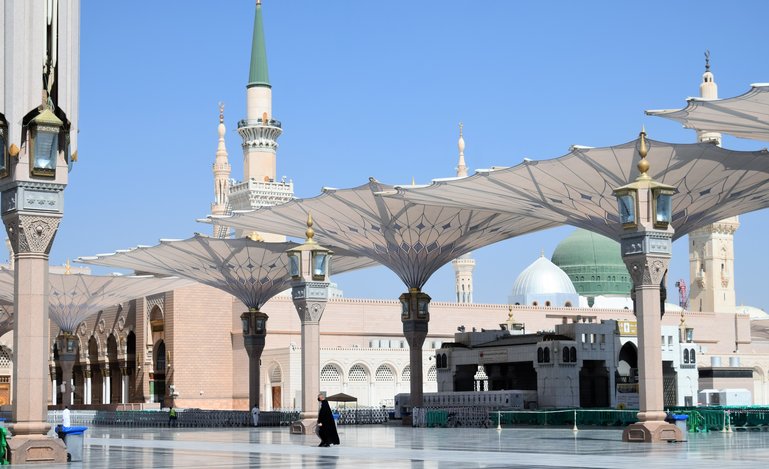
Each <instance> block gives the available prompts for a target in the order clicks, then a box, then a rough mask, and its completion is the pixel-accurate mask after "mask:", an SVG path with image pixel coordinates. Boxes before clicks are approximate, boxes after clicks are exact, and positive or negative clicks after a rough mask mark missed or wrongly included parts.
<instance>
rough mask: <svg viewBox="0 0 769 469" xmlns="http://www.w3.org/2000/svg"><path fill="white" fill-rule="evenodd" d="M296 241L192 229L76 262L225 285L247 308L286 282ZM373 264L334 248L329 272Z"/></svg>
mask: <svg viewBox="0 0 769 469" xmlns="http://www.w3.org/2000/svg"><path fill="white" fill-rule="evenodd" d="M306 219H307V218H306V217H305V220H306ZM303 223H304V221H303ZM306 228H307V226H306V225H305V229H306ZM295 246H297V244H296V243H292V242H285V243H266V242H261V241H253V240H251V239H249V238H239V239H220V238H209V237H207V236H203V235H200V234H196V235H195V236H194V237H192V238H189V239H185V240H173V241H160V244H158V245H157V246H151V247H137V248H134V249H130V250H125V251H118V252H115V253H112V254H100V255H97V256H93V257H81V258H79V259H78V262H84V263H87V264H99V265H107V266H112V267H122V268H127V269H134V270H135V271H138V272H154V273H158V274H167V275H178V276H179V277H184V278H187V279H190V280H194V281H196V282H200V283H203V284H205V285H209V286H212V287H214V288H218V289H220V290H222V291H225V292H227V293H229V294H231V295H233V296H234V297H236V298H237V299H239V300H240V301H242V302H243V304H245V305H246V306H247V307H249V308H261V307H262V306H263V305H264V304H265V303H266V302H267V301H268V300H269V299H270V298H272V297H273V296H275V295H277V294H278V293H280V292H281V291H283V290H285V289H287V288H289V287H290V286H291V285H290V278H289V274H288V265H287V263H288V256H287V255H286V250H288V249H290V248H292V247H295ZM373 264H374V263H373V262H371V261H370V260H369V259H365V258H360V257H357V256H355V255H351V254H349V253H347V252H346V251H344V250H340V249H334V253H333V258H332V261H331V273H332V274H336V273H341V272H346V271H348V270H353V269H358V268H362V267H368V266H370V265H373Z"/></svg>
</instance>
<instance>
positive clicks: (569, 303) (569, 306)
mask: <svg viewBox="0 0 769 469" xmlns="http://www.w3.org/2000/svg"><path fill="white" fill-rule="evenodd" d="M563 306H565V307H566V308H571V301H567V302H566V303H564V304H563Z"/></svg>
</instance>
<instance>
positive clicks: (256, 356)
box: [240, 308, 269, 408]
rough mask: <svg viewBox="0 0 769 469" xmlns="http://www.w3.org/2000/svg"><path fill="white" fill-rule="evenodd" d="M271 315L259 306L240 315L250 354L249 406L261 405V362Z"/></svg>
mask: <svg viewBox="0 0 769 469" xmlns="http://www.w3.org/2000/svg"><path fill="white" fill-rule="evenodd" d="M268 318H269V316H267V315H266V314H264V313H262V312H260V311H259V310H258V309H257V308H251V309H249V310H248V311H246V312H245V313H243V314H241V315H240V320H241V321H242V322H243V345H244V346H245V347H246V353H247V354H248V402H249V404H248V405H249V408H251V407H253V406H254V405H256V406H259V378H260V375H259V374H260V372H261V370H260V367H259V362H260V361H261V360H262V351H264V343H265V339H266V336H267V319H268Z"/></svg>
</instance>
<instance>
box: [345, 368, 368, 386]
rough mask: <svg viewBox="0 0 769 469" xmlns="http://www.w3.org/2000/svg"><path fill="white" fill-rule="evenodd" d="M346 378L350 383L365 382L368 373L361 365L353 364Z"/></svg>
mask: <svg viewBox="0 0 769 469" xmlns="http://www.w3.org/2000/svg"><path fill="white" fill-rule="evenodd" d="M347 380H348V381H349V382H351V383H365V382H367V381H368V373H366V369H365V368H363V365H358V364H355V365H353V366H352V368H350V372H349V373H348V374H347Z"/></svg>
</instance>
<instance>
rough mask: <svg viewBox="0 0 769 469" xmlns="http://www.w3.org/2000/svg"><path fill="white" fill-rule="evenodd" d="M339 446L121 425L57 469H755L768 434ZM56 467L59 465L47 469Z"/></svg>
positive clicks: (419, 437) (398, 439)
mask: <svg viewBox="0 0 769 469" xmlns="http://www.w3.org/2000/svg"><path fill="white" fill-rule="evenodd" d="M339 434H340V438H341V440H342V444H341V445H340V446H336V447H331V448H319V447H317V446H316V445H317V444H318V439H317V438H316V437H315V436H302V435H290V434H289V433H288V428H285V427H283V428H259V429H247V428H243V429H206V430H202V429H175V428H172V429H168V428H165V429H164V428H152V429H124V428H108V427H93V428H90V429H89V430H88V431H87V432H86V438H85V449H84V456H83V459H84V460H83V462H82V463H71V464H69V465H61V466H60V467H87V468H95V469H101V468H105V469H107V468H109V469H119V468H136V467H152V468H166V467H186V468H189V467H217V468H228V467H239V468H246V467H265V468H274V469H280V468H304V467H307V468H314V467H317V468H338V469H347V468H350V469H365V468H385V469H398V468H420V469H421V468H424V469H429V468H452V469H458V468H476V467H477V468H545V467H569V468H588V467H589V468H633V467H635V468H638V469H640V468H657V467H666V468H670V467H685V468H687V469H693V468H705V467H718V468H731V467H743V468H744V467H751V466H752V467H761V466H763V465H764V464H766V461H769V432H735V433H709V434H689V441H688V442H686V443H662V444H655V445H651V444H629V443H623V442H622V441H621V437H622V431H621V430H620V429H583V430H580V431H579V432H577V433H576V434H574V433H573V432H572V431H571V429H564V428H541V427H537V428H515V429H503V430H501V431H497V430H494V429H468V428H463V429H455V428H454V429H445V428H430V429H424V428H404V427H399V426H384V425H382V426H361V427H355V426H349V427H348V426H344V427H340V428H339ZM52 467H56V466H52Z"/></svg>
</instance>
